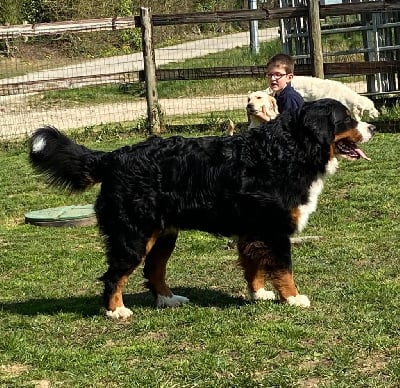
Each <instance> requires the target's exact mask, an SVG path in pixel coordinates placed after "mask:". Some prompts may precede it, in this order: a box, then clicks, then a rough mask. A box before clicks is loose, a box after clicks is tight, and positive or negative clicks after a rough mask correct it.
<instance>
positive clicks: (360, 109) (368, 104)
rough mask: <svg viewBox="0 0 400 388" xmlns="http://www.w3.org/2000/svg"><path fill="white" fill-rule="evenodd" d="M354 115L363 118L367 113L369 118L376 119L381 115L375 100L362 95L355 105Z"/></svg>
mask: <svg viewBox="0 0 400 388" xmlns="http://www.w3.org/2000/svg"><path fill="white" fill-rule="evenodd" d="M353 114H354V116H355V117H356V118H357V119H359V120H361V119H362V117H363V115H364V114H366V116H368V117H369V118H372V119H376V118H377V117H378V116H379V111H378V109H376V108H375V105H374V102H373V101H372V100H370V99H369V98H368V97H365V96H360V98H359V101H358V102H357V104H355V106H354V107H353Z"/></svg>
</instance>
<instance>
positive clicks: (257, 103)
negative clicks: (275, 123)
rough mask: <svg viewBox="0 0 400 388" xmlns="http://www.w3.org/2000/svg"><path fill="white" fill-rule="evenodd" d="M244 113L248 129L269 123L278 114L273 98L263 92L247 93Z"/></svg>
mask: <svg viewBox="0 0 400 388" xmlns="http://www.w3.org/2000/svg"><path fill="white" fill-rule="evenodd" d="M246 111H247V117H248V120H249V129H251V128H258V127H259V126H260V125H261V124H262V123H263V122H265V121H270V120H272V119H274V118H275V117H276V116H278V114H279V111H278V106H277V104H276V100H275V98H274V97H272V96H271V95H269V94H268V92H266V91H263V90H258V91H256V92H252V93H249V95H248V96H247V106H246Z"/></svg>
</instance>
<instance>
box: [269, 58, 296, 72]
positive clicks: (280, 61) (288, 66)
mask: <svg viewBox="0 0 400 388" xmlns="http://www.w3.org/2000/svg"><path fill="white" fill-rule="evenodd" d="M273 66H283V67H284V68H285V71H286V73H293V72H294V60H293V58H292V57H291V56H290V55H288V54H284V53H280V54H276V55H274V56H272V57H271V58H270V60H269V61H268V63H267V70H268V69H269V68H270V67H273Z"/></svg>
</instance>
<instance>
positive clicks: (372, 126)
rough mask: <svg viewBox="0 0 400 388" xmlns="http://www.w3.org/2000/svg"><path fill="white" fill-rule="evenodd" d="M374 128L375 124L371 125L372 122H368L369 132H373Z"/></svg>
mask: <svg viewBox="0 0 400 388" xmlns="http://www.w3.org/2000/svg"><path fill="white" fill-rule="evenodd" d="M375 129H376V127H375V125H373V124H369V125H368V130H369V131H370V132H371V133H374V132H375Z"/></svg>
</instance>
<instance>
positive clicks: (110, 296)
mask: <svg viewBox="0 0 400 388" xmlns="http://www.w3.org/2000/svg"><path fill="white" fill-rule="evenodd" d="M157 237H158V233H154V234H153V235H152V236H151V237H150V238H149V239H147V241H146V239H138V240H136V241H133V242H131V244H130V245H129V247H128V246H127V240H125V241H124V244H121V236H118V237H116V238H117V241H114V242H113V241H112V239H111V236H109V238H108V239H106V241H107V256H108V263H109V268H108V270H107V272H106V273H105V274H104V275H103V276H102V277H101V278H100V280H102V281H103V282H104V291H103V300H104V306H105V308H106V316H107V317H108V318H111V319H127V318H129V317H130V316H131V315H132V314H133V312H132V311H131V310H130V309H128V308H127V307H125V306H124V302H123V298H122V290H123V288H124V286H125V284H126V283H127V281H128V277H129V275H130V274H131V273H132V272H133V271H134V270H135V269H136V268H137V267H138V265H139V264H140V263H141V262H142V261H143V258H144V257H145V256H146V253H147V252H149V251H150V250H151V248H152V247H153V245H154V243H155V241H156V240H157ZM144 242H146V244H144ZM116 247H117V248H116ZM121 247H123V248H121ZM121 249H122V250H121Z"/></svg>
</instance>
